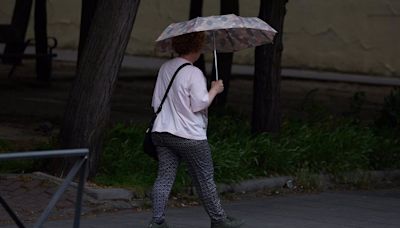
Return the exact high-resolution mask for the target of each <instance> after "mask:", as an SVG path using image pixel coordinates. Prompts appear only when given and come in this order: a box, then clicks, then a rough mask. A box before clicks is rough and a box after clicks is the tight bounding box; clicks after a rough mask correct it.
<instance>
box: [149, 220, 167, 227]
mask: <svg viewBox="0 0 400 228" xmlns="http://www.w3.org/2000/svg"><path fill="white" fill-rule="evenodd" d="M147 228H172V227H171V226H169V225H168V224H167V223H166V222H163V223H161V224H157V223H155V222H153V221H151V222H150V224H149V226H148V227H147Z"/></svg>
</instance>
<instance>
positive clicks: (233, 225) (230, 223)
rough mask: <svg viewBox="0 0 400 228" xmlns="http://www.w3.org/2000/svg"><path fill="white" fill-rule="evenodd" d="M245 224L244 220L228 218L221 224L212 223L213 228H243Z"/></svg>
mask: <svg viewBox="0 0 400 228" xmlns="http://www.w3.org/2000/svg"><path fill="white" fill-rule="evenodd" d="M243 224H244V221H243V220H241V219H235V218H233V217H230V216H228V217H226V218H225V219H223V220H222V221H221V222H218V223H211V228H239V227H242V225H243Z"/></svg>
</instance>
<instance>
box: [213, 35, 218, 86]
mask: <svg viewBox="0 0 400 228" xmlns="http://www.w3.org/2000/svg"><path fill="white" fill-rule="evenodd" d="M213 40H214V65H215V80H216V81H218V61H217V48H216V47H215V32H214V31H213Z"/></svg>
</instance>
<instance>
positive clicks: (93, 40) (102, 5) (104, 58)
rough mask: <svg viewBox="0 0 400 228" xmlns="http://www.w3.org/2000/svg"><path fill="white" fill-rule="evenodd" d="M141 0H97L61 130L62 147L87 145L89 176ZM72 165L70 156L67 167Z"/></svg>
mask: <svg viewBox="0 0 400 228" xmlns="http://www.w3.org/2000/svg"><path fill="white" fill-rule="evenodd" d="M139 3H140V0H113V1H109V0H98V2H97V8H96V11H95V13H94V16H93V20H92V23H91V26H90V29H89V32H88V34H87V39H86V41H87V42H86V43H85V45H84V46H83V49H82V53H81V56H80V61H79V63H78V68H77V75H76V79H75V81H74V83H73V86H72V89H71V92H70V97H69V100H68V103H67V107H66V112H65V114H64V121H63V124H62V127H61V132H60V144H61V146H62V147H63V148H89V150H90V157H89V177H94V176H95V174H96V171H97V168H98V162H99V159H100V155H101V151H102V142H103V132H104V130H105V127H106V125H107V123H108V120H109V115H110V102H111V95H112V93H113V90H114V87H115V84H116V81H117V75H118V71H119V69H120V67H121V62H122V60H123V57H124V53H125V50H126V46H127V44H128V41H129V38H130V34H131V31H132V27H133V24H134V21H135V17H136V14H137V10H138V7H139ZM70 166H71V161H70V160H69V161H68V162H67V164H66V167H68V168H69V167H70Z"/></svg>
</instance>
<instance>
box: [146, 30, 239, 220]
mask: <svg viewBox="0 0 400 228" xmlns="http://www.w3.org/2000/svg"><path fill="white" fill-rule="evenodd" d="M203 44H204V33H202V32H198V33H189V34H185V35H181V36H177V37H175V38H173V40H172V46H173V48H174V50H175V52H176V53H178V57H176V58H174V59H171V60H169V61H167V62H166V63H164V64H163V65H162V66H161V68H160V70H159V73H158V77H157V82H156V86H155V89H154V93H153V100H152V107H153V108H154V111H156V110H157V109H158V107H159V106H160V104H161V100H162V98H163V96H164V94H165V91H166V90H167V87H168V85H169V83H170V80H171V78H172V77H173V75H174V74H175V73H176V72H177V73H176V77H175V79H174V81H173V82H172V86H171V89H170V91H169V93H168V95H167V99H166V100H165V103H164V104H163V107H162V108H163V109H162V111H161V112H160V113H159V114H158V115H157V118H156V120H155V122H154V126H153V130H152V139H153V142H154V144H155V146H156V150H157V153H158V159H159V163H158V175H157V179H156V181H155V183H154V186H153V192H152V201H153V218H152V221H151V222H150V224H149V226H148V227H152V228H155V227H157V228H168V227H169V226H168V225H167V223H166V221H165V209H166V206H167V202H168V198H169V194H170V192H171V188H172V185H173V183H174V181H175V176H176V172H177V169H178V165H179V163H180V161H183V162H185V163H186V164H187V167H188V171H189V174H190V176H191V178H192V180H193V183H194V185H195V187H196V191H197V193H198V195H199V197H200V199H201V201H202V204H203V207H204V209H205V210H206V212H207V214H208V215H209V217H210V219H211V228H236V227H241V225H242V224H243V222H242V221H239V220H236V219H234V218H232V217H229V216H227V215H226V213H225V211H224V210H223V208H222V206H221V202H220V199H219V196H218V193H217V190H216V185H215V182H214V167H213V162H212V158H211V150H210V146H209V144H208V141H207V135H206V132H207V122H208V115H207V109H208V107H209V106H210V104H211V103H212V101H213V100H214V98H215V97H216V95H217V94H219V93H221V92H222V91H223V90H224V86H223V82H222V80H219V81H213V82H212V84H211V89H210V90H209V91H208V90H207V83H206V79H205V77H204V75H203V73H202V72H201V70H200V69H198V68H197V67H195V66H193V65H192V64H193V63H194V62H195V61H196V60H197V59H198V58H199V57H200V54H201V50H202V48H203ZM184 64H187V65H185V66H183V65H184ZM181 66H183V67H182V68H180V67H181ZM178 68H180V70H179V71H177V70H178Z"/></svg>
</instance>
